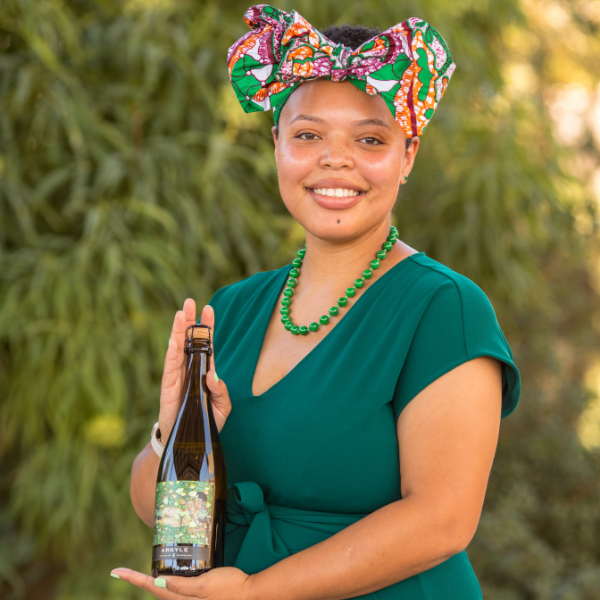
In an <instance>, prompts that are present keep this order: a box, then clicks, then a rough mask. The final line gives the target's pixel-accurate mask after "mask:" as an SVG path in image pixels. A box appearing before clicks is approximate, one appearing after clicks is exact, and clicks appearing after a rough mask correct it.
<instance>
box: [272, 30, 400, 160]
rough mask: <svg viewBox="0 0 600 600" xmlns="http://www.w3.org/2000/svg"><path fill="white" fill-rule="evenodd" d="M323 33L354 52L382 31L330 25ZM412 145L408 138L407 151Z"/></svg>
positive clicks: (277, 131)
mask: <svg viewBox="0 0 600 600" xmlns="http://www.w3.org/2000/svg"><path fill="white" fill-rule="evenodd" d="M321 33H322V34H323V35H324V36H325V37H326V38H329V39H330V40H331V41H332V42H335V43H336V44H344V46H349V47H350V48H352V50H356V49H357V48H358V47H359V46H361V45H362V44H364V43H365V42H367V41H368V40H370V39H371V38H373V37H375V36H376V35H379V34H380V33H381V30H380V29H378V28H377V27H374V28H373V29H369V28H368V27H363V26H362V25H348V24H345V25H330V26H329V27H327V28H326V29H324V30H323V31H321ZM275 135H276V136H278V135H279V127H278V126H277V127H275ZM411 144H412V138H406V149H407V150H408V149H409V148H410V145H411Z"/></svg>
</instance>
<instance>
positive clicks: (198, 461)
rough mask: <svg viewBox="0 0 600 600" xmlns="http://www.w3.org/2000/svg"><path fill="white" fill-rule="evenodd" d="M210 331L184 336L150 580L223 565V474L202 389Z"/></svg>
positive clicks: (200, 328) (197, 329) (194, 329)
mask: <svg viewBox="0 0 600 600" xmlns="http://www.w3.org/2000/svg"><path fill="white" fill-rule="evenodd" d="M210 333H211V329H210V327H208V326H207V325H192V326H191V327H190V328H189V329H188V330H187V332H186V342H185V348H184V352H185V378H184V382H183V388H182V394H181V395H182V398H181V408H180V409H179V414H178V415H177V420H176V422H175V425H174V426H173V429H172V431H171V434H170V435H169V439H168V441H167V443H166V444H165V448H164V451H163V455H162V458H161V461H160V465H159V467H158V476H157V479H156V504H155V510H154V548H153V550H152V575H153V576H154V577H158V576H160V575H183V576H186V577H192V576H196V575H200V574H201V573H204V572H205V571H208V570H209V569H212V568H214V567H218V566H223V549H224V548H223V546H224V539H225V502H226V499H227V474H226V470H225V459H224V456H223V450H222V448H221V443H220V441H219V432H218V431H217V426H216V423H215V419H214V416H213V412H212V406H211V404H210V392H209V390H208V387H207V386H206V373H207V371H208V370H209V369H210V362H211V356H212V350H211V346H210Z"/></svg>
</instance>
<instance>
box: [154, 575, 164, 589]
mask: <svg viewBox="0 0 600 600" xmlns="http://www.w3.org/2000/svg"><path fill="white" fill-rule="evenodd" d="M154 585H155V586H156V587H159V588H166V587H167V580H166V579H165V578H164V577H157V578H156V579H155V580H154Z"/></svg>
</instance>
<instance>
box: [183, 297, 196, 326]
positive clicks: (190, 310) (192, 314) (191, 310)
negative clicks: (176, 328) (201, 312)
mask: <svg viewBox="0 0 600 600" xmlns="http://www.w3.org/2000/svg"><path fill="white" fill-rule="evenodd" d="M183 312H184V314H185V318H186V328H185V330H186V331H187V329H188V327H191V326H192V325H195V324H196V303H195V302H194V300H192V299H191V298H186V300H185V302H184V303H183ZM184 333H185V332H184Z"/></svg>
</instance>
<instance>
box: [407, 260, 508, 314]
mask: <svg viewBox="0 0 600 600" xmlns="http://www.w3.org/2000/svg"><path fill="white" fill-rule="evenodd" d="M410 260H412V262H413V263H414V264H415V265H416V277H415V278H414V282H413V285H414V286H415V287H416V288H417V289H416V290H415V291H416V292H417V293H418V295H419V296H420V297H421V298H423V299H425V300H426V301H432V300H434V299H436V301H437V302H436V304H438V305H441V307H443V306H444V305H448V308H450V307H451V306H452V305H455V306H456V307H460V309H461V311H462V312H463V313H464V314H465V316H469V319H468V320H472V319H473V318H475V319H477V318H479V317H482V316H483V317H487V318H491V317H493V319H494V320H496V313H495V311H494V308H493V306H492V303H491V302H490V300H489V298H488V296H487V295H486V293H485V292H484V291H483V290H482V289H481V288H480V287H479V286H478V285H477V284H476V283H475V282H474V281H473V280H471V279H469V278H468V277H466V276H465V275H462V274H461V273H458V272H457V271H454V270H453V269H451V268H450V267H447V266H446V265H443V264H442V263H440V262H438V261H437V260H434V259H433V258H430V257H429V256H426V255H425V254H423V253H419V254H415V255H412V256H411V257H410Z"/></svg>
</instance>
